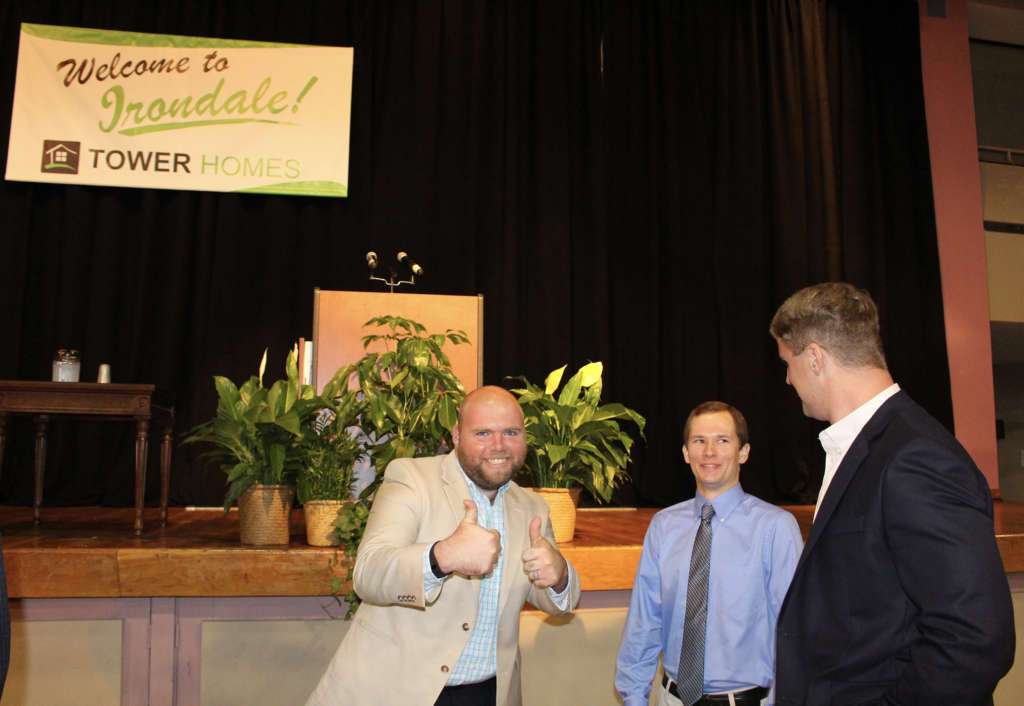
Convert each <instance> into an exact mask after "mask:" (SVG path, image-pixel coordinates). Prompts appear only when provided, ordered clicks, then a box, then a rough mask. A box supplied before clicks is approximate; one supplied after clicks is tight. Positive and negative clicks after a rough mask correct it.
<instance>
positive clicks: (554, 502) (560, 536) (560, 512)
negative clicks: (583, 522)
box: [533, 488, 580, 542]
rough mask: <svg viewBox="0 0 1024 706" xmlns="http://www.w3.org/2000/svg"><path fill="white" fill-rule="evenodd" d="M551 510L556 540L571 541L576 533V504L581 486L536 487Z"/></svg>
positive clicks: (535, 489)
mask: <svg viewBox="0 0 1024 706" xmlns="http://www.w3.org/2000/svg"><path fill="white" fill-rule="evenodd" d="M533 492H535V493H537V495H539V496H541V497H542V498H543V499H544V502H546V503H547V504H548V507H549V508H550V510H551V530H552V532H554V534H555V541H556V542H571V541H572V538H573V535H574V534H576V506H577V505H578V504H579V502H580V489H579V488H534V489H533Z"/></svg>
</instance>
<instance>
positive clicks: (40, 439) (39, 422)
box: [32, 414, 50, 525]
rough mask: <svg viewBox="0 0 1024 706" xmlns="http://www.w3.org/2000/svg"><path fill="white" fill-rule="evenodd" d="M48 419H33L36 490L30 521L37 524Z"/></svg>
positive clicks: (47, 417)
mask: <svg viewBox="0 0 1024 706" xmlns="http://www.w3.org/2000/svg"><path fill="white" fill-rule="evenodd" d="M49 422H50V417H49V416H48V415H45V414H39V415H36V417H35V426H36V468H35V476H36V488H35V491H36V492H35V496H34V498H33V502H32V521H33V523H34V524H37V525H38V524H39V507H40V506H41V505H42V504H43V473H44V472H45V471H46V426H47V424H49Z"/></svg>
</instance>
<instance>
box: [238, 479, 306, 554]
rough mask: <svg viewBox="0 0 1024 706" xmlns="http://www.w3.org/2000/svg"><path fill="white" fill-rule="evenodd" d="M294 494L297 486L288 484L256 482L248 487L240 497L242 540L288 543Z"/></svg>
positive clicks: (256, 542) (259, 542) (239, 522)
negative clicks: (261, 483) (262, 483)
mask: <svg viewBox="0 0 1024 706" xmlns="http://www.w3.org/2000/svg"><path fill="white" fill-rule="evenodd" d="M294 495H295V489H294V488H292V487H291V486H288V485H260V484H256V485H254V486H252V487H251V488H249V489H248V490H247V491H245V493H243V494H242V497H240V498H239V499H238V525H239V529H240V530H241V535H242V544H252V545H255V546H265V545H273V544H288V542H289V539H290V535H289V531H288V520H289V518H290V516H291V510H292V497H293V496H294Z"/></svg>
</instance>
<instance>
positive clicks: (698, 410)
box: [683, 400, 750, 448]
mask: <svg viewBox="0 0 1024 706" xmlns="http://www.w3.org/2000/svg"><path fill="white" fill-rule="evenodd" d="M715 412H728V413H729V414H730V415H731V416H732V423H733V426H735V427H736V436H737V437H739V440H740V447H741V448H742V447H743V446H746V445H747V442H748V441H749V440H750V430H749V429H748V428H747V418H746V417H744V416H743V412H741V411H739V410H738V409H736V408H735V407H733V406H732V405H731V404H728V403H726V402H718V401H717V400H712V401H710V402H701V403H700V404H699V405H697V406H696V407H694V408H693V411H692V412H690V416H688V417H687V418H686V424H684V425H683V444H684V445H685V444H686V443H687V442H688V441H689V440H690V426H691V425H692V424H693V420H694V419H696V418H697V417H699V416H701V415H704V414H714V413H715Z"/></svg>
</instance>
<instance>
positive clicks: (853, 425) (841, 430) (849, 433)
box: [715, 383, 900, 512]
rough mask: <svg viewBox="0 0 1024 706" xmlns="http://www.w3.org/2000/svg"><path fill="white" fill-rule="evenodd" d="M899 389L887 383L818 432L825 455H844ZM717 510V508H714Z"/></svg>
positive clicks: (895, 385) (894, 384) (897, 386)
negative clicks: (880, 389) (862, 430)
mask: <svg viewBox="0 0 1024 706" xmlns="http://www.w3.org/2000/svg"><path fill="white" fill-rule="evenodd" d="M899 391H900V386H899V385H897V384H896V383H893V384H892V385H889V387H887V388H885V389H884V390H882V391H881V392H879V393H878V394H877V395H875V396H874V397H872V398H871V399H870V400H868V401H867V402H865V403H864V404H862V405H861V406H860V407H858V408H857V409H855V410H853V411H852V412H850V413H849V414H847V415H846V416H845V417H843V418H842V419H840V420H839V421H838V422H836V423H835V424H833V425H832V426H830V427H829V428H827V429H825V430H824V431H822V432H821V433H820V434H818V441H820V442H821V447H822V448H823V449H825V453H826V454H827V455H839V456H845V455H846V452H847V451H848V450H849V449H850V446H852V445H853V440H854V439H856V438H857V435H858V434H860V430H861V429H863V428H864V425H865V424H867V423H868V421H869V420H870V419H871V417H873V416H875V412H877V411H878V408H879V407H881V406H882V404H884V403H885V401H886V400H887V399H889V398H890V397H892V396H893V395H895V394H896V393H897V392H899ZM715 511H716V512H717V511H718V510H717V508H716V509H715Z"/></svg>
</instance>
